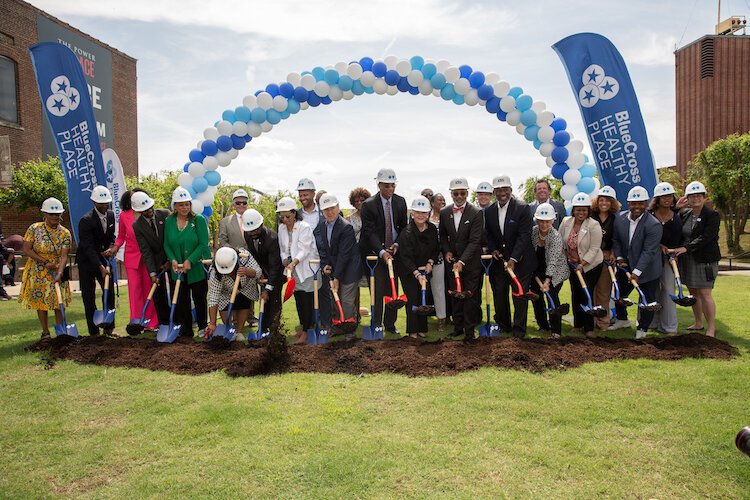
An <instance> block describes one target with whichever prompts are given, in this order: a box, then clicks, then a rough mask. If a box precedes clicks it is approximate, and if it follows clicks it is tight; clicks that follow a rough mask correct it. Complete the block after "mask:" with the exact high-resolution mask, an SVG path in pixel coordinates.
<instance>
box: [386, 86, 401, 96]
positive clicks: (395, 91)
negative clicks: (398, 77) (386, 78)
mask: <svg viewBox="0 0 750 500" xmlns="http://www.w3.org/2000/svg"><path fill="white" fill-rule="evenodd" d="M386 94H388V95H396V94H398V87H396V86H395V85H388V90H387V91H386Z"/></svg>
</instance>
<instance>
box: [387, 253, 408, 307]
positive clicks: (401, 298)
mask: <svg viewBox="0 0 750 500" xmlns="http://www.w3.org/2000/svg"><path fill="white" fill-rule="evenodd" d="M388 277H389V278H390V279H391V296H390V297H388V296H387V295H386V296H385V297H383V300H384V301H385V305H386V306H388V307H391V308H393V309H400V308H402V307H404V306H405V305H406V300H407V299H406V295H403V294H402V295H398V296H397V295H396V278H395V276H394V275H393V259H388Z"/></svg>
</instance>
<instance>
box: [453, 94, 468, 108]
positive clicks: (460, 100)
mask: <svg viewBox="0 0 750 500" xmlns="http://www.w3.org/2000/svg"><path fill="white" fill-rule="evenodd" d="M464 102H465V101H464V96H462V95H461V94H456V95H454V96H453V103H454V104H458V105H459V106H460V105H461V104H463V103H464Z"/></svg>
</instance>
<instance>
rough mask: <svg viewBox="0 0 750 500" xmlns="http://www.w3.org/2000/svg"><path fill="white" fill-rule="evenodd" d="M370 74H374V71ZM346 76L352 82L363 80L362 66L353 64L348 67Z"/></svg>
mask: <svg viewBox="0 0 750 500" xmlns="http://www.w3.org/2000/svg"><path fill="white" fill-rule="evenodd" d="M369 73H372V71H369ZM346 74H347V75H349V78H351V79H352V80H359V79H361V78H362V74H363V71H362V66H361V65H360V64H359V63H351V64H350V65H349V66H347V67H346ZM368 87H369V85H368Z"/></svg>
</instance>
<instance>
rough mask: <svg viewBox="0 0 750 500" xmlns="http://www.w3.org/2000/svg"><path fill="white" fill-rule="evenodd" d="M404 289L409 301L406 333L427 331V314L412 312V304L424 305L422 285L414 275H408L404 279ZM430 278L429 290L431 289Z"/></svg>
mask: <svg viewBox="0 0 750 500" xmlns="http://www.w3.org/2000/svg"><path fill="white" fill-rule="evenodd" d="M402 283H403V285H404V291H405V292H406V297H407V298H408V299H409V301H408V302H407V304H406V307H405V309H406V333H419V332H424V333H427V316H420V315H418V314H415V313H413V312H412V309H411V308H412V306H420V305H422V285H420V284H419V280H418V279H417V278H415V277H414V276H413V275H411V276H406V277H404V279H403V280H402ZM429 283H430V282H429V280H428V282H427V291H429V286H430V285H429Z"/></svg>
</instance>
